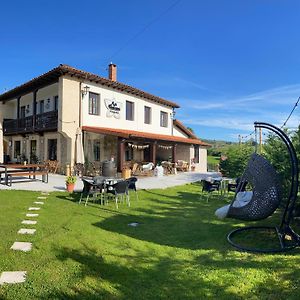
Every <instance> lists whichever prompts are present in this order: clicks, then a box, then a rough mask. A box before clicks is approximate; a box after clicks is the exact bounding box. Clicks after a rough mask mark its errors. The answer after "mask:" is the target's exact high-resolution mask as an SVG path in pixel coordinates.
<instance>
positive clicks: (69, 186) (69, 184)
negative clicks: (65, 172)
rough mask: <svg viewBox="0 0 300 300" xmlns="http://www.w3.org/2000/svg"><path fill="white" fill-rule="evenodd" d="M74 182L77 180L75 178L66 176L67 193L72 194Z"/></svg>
mask: <svg viewBox="0 0 300 300" xmlns="http://www.w3.org/2000/svg"><path fill="white" fill-rule="evenodd" d="M76 180H77V178H76V176H67V178H66V187H67V191H68V192H69V193H73V191H74V187H75V183H76Z"/></svg>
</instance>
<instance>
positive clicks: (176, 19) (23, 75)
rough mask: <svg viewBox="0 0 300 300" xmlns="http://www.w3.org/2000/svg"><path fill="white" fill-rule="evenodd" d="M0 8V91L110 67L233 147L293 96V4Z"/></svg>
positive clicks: (297, 58)
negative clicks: (45, 76)
mask: <svg viewBox="0 0 300 300" xmlns="http://www.w3.org/2000/svg"><path fill="white" fill-rule="evenodd" d="M171 6H173V7H172V8H171V9H168V8H170V7H171ZM1 11H2V13H1V19H0V33H1V46H0V93H2V92H4V91H5V89H10V88H13V87H15V86H16V85H19V84H21V83H24V82H25V81H27V80H29V79H31V78H33V77H35V76H37V75H40V74H41V73H44V72H46V71H48V70H49V69H51V68H53V67H55V66H57V65H58V64H60V63H64V64H69V65H71V66H74V67H76V68H79V69H83V70H86V71H90V72H94V73H97V74H99V75H102V76H107V71H106V67H107V65H108V63H109V62H110V61H113V62H114V63H116V64H117V65H118V80H119V81H121V82H124V83H126V84H129V85H132V86H135V87H137V88H140V89H143V90H145V91H148V92H150V93H153V94H155V95H158V96H161V97H163V98H166V99H169V100H173V101H175V102H177V103H178V104H180V106H181V108H180V109H179V110H178V111H177V114H176V117H177V118H178V119H180V120H181V121H183V123H184V124H185V125H187V126H190V127H192V128H193V129H194V130H195V132H196V133H197V135H198V136H199V137H200V138H210V139H223V140H233V141H237V136H238V134H242V135H246V134H247V133H249V132H251V131H252V129H253V125H252V124H253V122H254V121H256V120H258V121H266V122H271V123H273V124H277V125H281V124H282V123H283V122H284V120H285V119H286V118H287V116H288V114H289V112H290V111H291V109H292V107H293V105H294V103H295V102H296V101H297V98H298V97H299V96H300V39H299V28H300V18H299V14H300V2H299V1H289V0H286V1H284V0H282V1H276V0H273V1H268V0H257V1H256V0H251V1H250V0H245V1H241V0H236V1H233V0H227V1H225V0H219V1H217V0H209V1H208V0H206V1H200V0H181V1H178V0H177V1H175V0H160V1H156V0H153V1H150V0H149V1H140V0H139V1H138V0H127V1H120V0H115V1H85V2H83V1H64V0H60V1H57V0H52V1H41V0H40V1H30V0H29V1H3V3H1ZM120 49H121V50H120ZM119 50H120V51H119ZM114 54H116V55H114ZM299 116H300V111H299V110H297V109H296V110H295V113H294V114H293V116H292V118H291V119H290V121H289V123H288V124H287V125H288V127H296V126H297V125H298V124H299V119H300V117H299Z"/></svg>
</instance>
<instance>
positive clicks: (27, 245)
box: [10, 242, 32, 252]
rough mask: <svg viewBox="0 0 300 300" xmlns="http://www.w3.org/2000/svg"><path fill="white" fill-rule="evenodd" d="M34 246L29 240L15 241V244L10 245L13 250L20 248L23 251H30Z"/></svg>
mask: <svg viewBox="0 0 300 300" xmlns="http://www.w3.org/2000/svg"><path fill="white" fill-rule="evenodd" d="M31 248H32V243H28V242H14V243H13V245H12V246H11V247H10V249H12V250H18V251H23V252H28V251H30V250H31Z"/></svg>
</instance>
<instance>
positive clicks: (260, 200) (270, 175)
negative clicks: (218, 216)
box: [227, 153, 282, 221]
mask: <svg viewBox="0 0 300 300" xmlns="http://www.w3.org/2000/svg"><path fill="white" fill-rule="evenodd" d="M245 182H247V183H250V184H251V186H252V187H253V197H252V199H251V201H250V202H249V203H248V204H246V205H244V206H241V207H235V206H234V205H233V204H234V201H235V199H234V200H233V201H232V202H231V205H230V207H229V211H228V214H227V217H228V218H234V219H239V220H245V221H257V220H262V219H265V218H267V217H269V216H270V215H272V214H273V212H274V211H275V210H276V209H277V208H278V206H279V203H280V201H281V198H282V196H281V184H280V182H279V179H278V175H277V173H276V171H275V169H274V168H273V167H272V165H271V164H270V163H269V162H268V161H267V160H266V159H265V158H264V157H262V156H261V155H258V154H256V153H254V154H252V156H251V158H250V160H249V162H248V166H247V168H246V170H245V172H244V174H243V176H242V178H241V180H240V182H239V185H238V187H237V190H236V192H240V191H242V189H243V188H244V186H245Z"/></svg>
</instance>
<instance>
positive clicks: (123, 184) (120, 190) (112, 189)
mask: <svg viewBox="0 0 300 300" xmlns="http://www.w3.org/2000/svg"><path fill="white" fill-rule="evenodd" d="M107 194H112V195H113V196H114V198H115V203H116V208H117V209H118V208H119V206H118V198H119V197H121V198H122V200H124V197H125V198H126V202H127V205H128V206H130V199H129V193H128V182H127V181H126V180H123V181H119V182H117V183H115V184H113V185H110V186H107Z"/></svg>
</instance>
